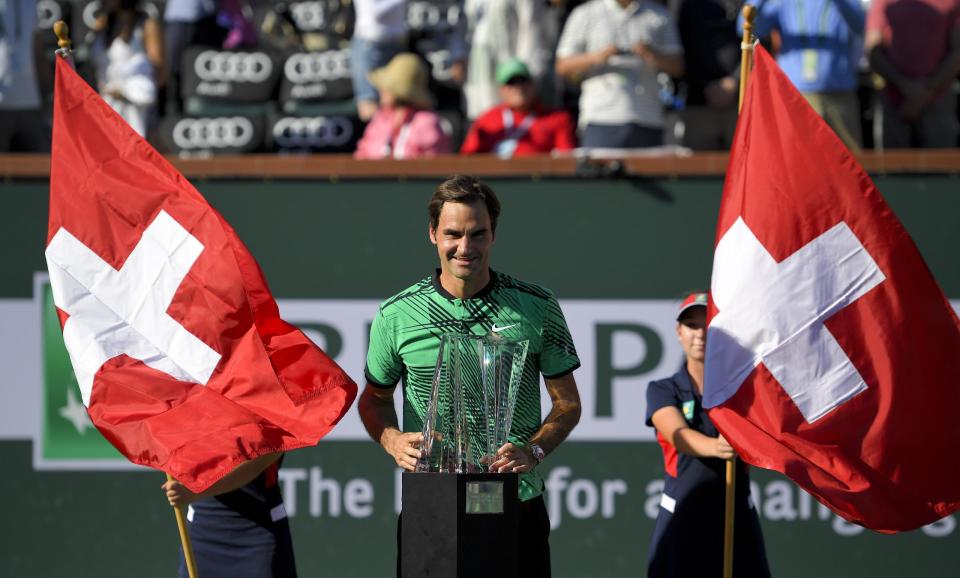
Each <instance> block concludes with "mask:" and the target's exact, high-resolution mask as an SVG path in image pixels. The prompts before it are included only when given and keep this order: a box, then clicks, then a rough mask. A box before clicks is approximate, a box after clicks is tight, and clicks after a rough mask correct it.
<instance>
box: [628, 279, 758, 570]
mask: <svg viewBox="0 0 960 578" xmlns="http://www.w3.org/2000/svg"><path fill="white" fill-rule="evenodd" d="M706 326H707V294H706V293H691V294H690V295H688V296H687V297H686V298H685V299H684V300H683V302H682V303H681V305H680V312H679V313H678V314H677V339H678V340H679V341H680V345H681V346H682V347H683V352H684V354H685V356H686V357H685V360H684V363H683V366H682V367H681V368H680V370H679V371H678V372H677V373H675V374H674V375H673V376H671V377H668V378H666V379H661V380H658V381H654V382H651V383H650V385H649V386H648V387H647V425H648V426H651V427H655V428H656V430H657V442H658V443H659V444H660V447H661V448H662V449H663V461H664V469H665V470H666V476H665V477H664V486H663V497H662V498H661V500H660V510H659V513H658V514H657V521H656V526H655V527H654V531H653V538H652V539H651V541H650V550H649V560H648V564H647V575H648V576H649V577H650V578H667V577H670V578H681V577H686V576H719V575H720V573H721V570H722V569H723V532H724V501H723V492H724V470H725V465H726V464H725V462H726V460H731V459H734V458H735V456H736V454H735V453H734V450H733V447H731V446H730V444H729V443H727V440H726V439H724V437H723V436H722V435H720V434H719V433H718V432H717V429H716V427H714V425H713V423H712V422H711V421H710V417H709V416H708V415H707V412H706V409H705V408H704V406H703V400H702V398H703V382H704V379H703V377H704V360H705V359H706V346H707V341H706V338H707V335H706ZM737 478H738V482H737V493H736V498H735V503H736V512H735V516H734V520H735V538H734V541H733V544H734V548H735V554H734V576H737V577H738V578H742V577H768V576H770V569H769V567H768V564H767V555H766V551H765V548H764V542H763V534H762V533H761V531H760V520H759V518H758V516H757V512H756V509H755V508H754V506H753V502H752V501H751V500H750V482H749V478H748V477H747V468H746V466H745V465H744V464H743V462H738V463H737ZM694 550H695V552H696V554H695V555H694V553H693V551H694Z"/></svg>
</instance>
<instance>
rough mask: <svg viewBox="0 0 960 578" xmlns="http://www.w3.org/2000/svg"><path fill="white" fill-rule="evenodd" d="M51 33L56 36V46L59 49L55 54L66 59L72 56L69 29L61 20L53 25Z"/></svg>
mask: <svg viewBox="0 0 960 578" xmlns="http://www.w3.org/2000/svg"><path fill="white" fill-rule="evenodd" d="M53 33H54V34H56V35H57V45H58V46H59V47H60V49H59V50H57V54H59V55H60V56H63V57H67V56H70V55H72V54H73V42H70V27H69V26H67V23H66V22H64V21H63V20H57V21H56V22H55V23H54V24H53Z"/></svg>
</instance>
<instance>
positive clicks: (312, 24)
mask: <svg viewBox="0 0 960 578" xmlns="http://www.w3.org/2000/svg"><path fill="white" fill-rule="evenodd" d="M253 4H254V10H253V14H254V16H253V20H254V24H255V25H256V27H257V29H258V30H263V29H264V26H266V27H267V29H276V28H278V27H279V26H277V23H276V20H280V21H282V22H283V25H288V26H291V27H292V28H293V29H294V30H296V31H297V32H298V33H300V34H301V35H323V36H333V37H338V38H344V39H349V38H350V37H351V36H353V25H354V21H355V16H354V10H353V3H352V2H344V1H342V0H310V1H307V2H287V3H280V2H255V3H253Z"/></svg>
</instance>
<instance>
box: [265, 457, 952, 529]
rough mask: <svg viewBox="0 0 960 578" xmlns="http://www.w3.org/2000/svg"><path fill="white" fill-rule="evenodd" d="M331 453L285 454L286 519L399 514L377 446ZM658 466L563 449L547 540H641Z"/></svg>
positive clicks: (764, 510)
mask: <svg viewBox="0 0 960 578" xmlns="http://www.w3.org/2000/svg"><path fill="white" fill-rule="evenodd" d="M339 446H340V447H324V448H322V451H314V450H310V451H307V452H296V453H291V454H290V455H289V456H288V457H287V458H286V459H285V461H284V466H283V468H282V469H281V470H280V476H279V480H280V485H281V490H282V492H283V495H284V504H285V506H286V510H287V514H288V515H289V516H290V518H291V519H292V520H295V521H296V522H299V523H300V524H304V525H306V524H310V523H312V522H311V520H314V519H319V518H328V519H329V518H358V519H365V518H371V517H378V516H379V515H381V514H386V515H387V516H392V515H394V514H399V513H400V510H401V505H402V500H401V497H402V482H401V470H400V469H399V468H394V467H392V464H393V462H392V460H391V459H390V458H389V457H388V456H387V455H386V454H385V453H384V452H383V451H382V450H380V448H379V447H376V446H373V448H374V450H373V451H372V452H371V451H369V449H368V448H365V447H364V448H362V449H361V447H358V446H356V444H348V443H342V444H339ZM334 456H339V457H340V458H342V459H332V458H333V457H334ZM624 457H626V458H628V459H627V461H626V462H625V461H624V459H623V458H624ZM344 462H350V465H349V467H341V466H340V465H339V464H341V463H344ZM661 464H662V462H660V461H659V456H658V455H656V454H655V453H653V452H650V451H644V449H643V448H642V447H641V446H638V445H637V444H634V443H602V444H601V443H591V442H565V443H564V445H563V446H561V449H559V450H558V451H557V452H556V453H554V454H553V455H551V456H550V457H549V459H547V460H546V461H545V462H544V463H543V465H542V466H540V468H541V470H542V472H541V473H542V475H543V479H544V484H545V489H544V496H545V500H546V502H547V512H548V514H549V516H550V526H551V528H552V530H553V531H554V536H555V537H556V536H557V535H562V534H560V533H559V532H558V530H566V529H569V528H571V527H578V526H579V527H582V526H583V524H584V523H587V524H593V525H598V524H603V523H609V524H620V523H623V522H624V521H628V522H629V523H630V524H631V525H633V526H634V527H637V526H640V527H645V528H646V535H649V534H650V533H651V532H652V530H653V521H654V520H655V519H656V517H657V514H658V512H659V508H660V502H661V496H662V495H663V486H664V483H663V471H662V466H661ZM750 488H751V492H750V493H751V501H752V502H753V507H754V508H756V510H757V513H758V514H759V516H760V518H761V520H764V521H766V522H771V523H781V522H784V523H792V524H802V525H806V526H808V527H810V528H814V527H816V529H817V530H819V531H821V533H823V532H824V531H826V532H827V533H832V534H833V535H835V536H840V537H846V538H849V537H853V536H857V535H860V534H864V533H866V534H868V535H869V534H870V532H868V531H867V530H866V529H865V528H863V527H862V526H858V525H856V524H851V523H849V522H847V521H846V520H844V519H843V518H841V517H839V516H837V515H836V514H834V513H833V512H831V511H830V509H829V508H827V507H826V506H824V505H822V504H820V503H819V502H818V501H817V500H816V498H814V497H813V496H811V495H810V494H808V493H807V492H805V491H803V490H802V489H800V488H798V487H797V486H796V485H794V484H793V483H792V482H791V481H790V480H788V479H786V478H784V477H782V476H779V475H778V474H775V473H772V472H763V471H758V470H756V469H752V470H751V483H750ZM720 499H722V497H720ZM955 531H956V517H955V516H947V517H945V518H943V519H942V520H940V521H938V522H935V523H932V524H929V525H927V526H925V527H923V528H922V529H921V532H922V533H923V534H924V535H925V536H927V537H930V538H944V537H947V536H950V535H952V534H953V533H954V532H955ZM554 539H556V538H554Z"/></svg>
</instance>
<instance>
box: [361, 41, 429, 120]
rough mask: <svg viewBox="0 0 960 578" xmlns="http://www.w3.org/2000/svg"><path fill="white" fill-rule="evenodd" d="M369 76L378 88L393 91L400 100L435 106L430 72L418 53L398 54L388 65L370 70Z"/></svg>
mask: <svg viewBox="0 0 960 578" xmlns="http://www.w3.org/2000/svg"><path fill="white" fill-rule="evenodd" d="M367 78H368V79H370V83H371V84H373V86H374V87H376V89H377V90H385V91H387V92H391V93H393V95H394V96H396V97H397V99H398V100H401V101H403V102H406V103H408V104H412V105H413V106H415V107H417V108H424V109H431V108H433V95H432V94H430V90H429V88H428V86H429V84H430V76H429V72H428V71H427V67H426V65H425V64H424V63H423V61H422V60H420V57H419V56H417V55H416V54H410V53H409V52H404V53H402V54H398V55H396V56H394V57H393V59H392V60H391V61H390V62H389V63H388V64H387V65H386V66H384V67H381V68H377V69H376V70H372V71H370V74H368V75H367Z"/></svg>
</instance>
